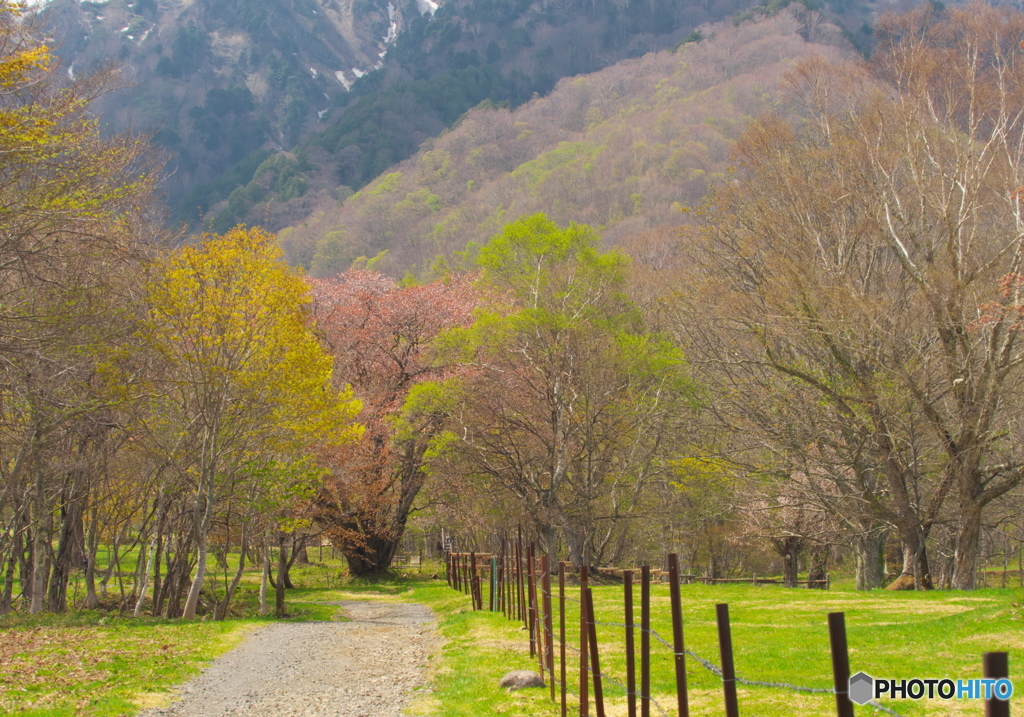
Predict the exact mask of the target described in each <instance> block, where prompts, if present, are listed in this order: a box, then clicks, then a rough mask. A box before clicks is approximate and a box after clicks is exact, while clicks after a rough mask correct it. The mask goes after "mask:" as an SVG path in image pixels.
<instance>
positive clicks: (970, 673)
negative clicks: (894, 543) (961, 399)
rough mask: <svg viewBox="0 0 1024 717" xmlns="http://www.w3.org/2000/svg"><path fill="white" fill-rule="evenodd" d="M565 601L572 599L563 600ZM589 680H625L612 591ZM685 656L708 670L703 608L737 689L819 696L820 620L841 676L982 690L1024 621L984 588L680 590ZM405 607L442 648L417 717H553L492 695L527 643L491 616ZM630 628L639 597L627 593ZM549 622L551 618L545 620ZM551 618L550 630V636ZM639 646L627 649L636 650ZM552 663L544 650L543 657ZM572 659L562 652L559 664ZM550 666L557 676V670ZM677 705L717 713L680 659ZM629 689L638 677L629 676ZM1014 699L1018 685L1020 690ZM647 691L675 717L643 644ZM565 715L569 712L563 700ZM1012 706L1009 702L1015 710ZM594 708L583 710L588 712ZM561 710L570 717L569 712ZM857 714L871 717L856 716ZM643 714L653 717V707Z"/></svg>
mask: <svg viewBox="0 0 1024 717" xmlns="http://www.w3.org/2000/svg"><path fill="white" fill-rule="evenodd" d="M567 592H568V594H569V595H570V596H571V597H573V598H576V597H578V588H568V589H567ZM594 592H595V601H596V607H595V610H596V613H597V616H598V621H599V622H600V623H608V624H602V625H600V626H599V629H598V643H599V645H600V655H601V671H602V673H605V674H607V675H609V676H610V677H612V678H613V679H615V680H617V681H618V682H620V683H622V684H625V681H626V679H625V677H626V668H625V656H624V637H623V629H622V627H619V626H616V625H613V624H610V623H622V622H623V614H622V604H623V603H622V587H621V586H619V585H614V586H612V585H609V586H602V587H597V588H595V591H594ZM652 593H653V594H652V601H651V602H652V605H651V616H652V628H653V629H654V630H655V631H656V632H658V633H659V634H660V635H661V636H662V637H664V638H665V639H666V640H667V641H669V642H671V635H672V629H671V616H670V603H669V596H668V587H667V586H664V585H659V586H656V587H655V588H654V590H653V591H652ZM682 596H683V603H684V604H683V612H684V623H685V639H686V647H687V649H689V650H692V651H694V652H695V653H696V654H698V655H700V656H701V657H703V658H705V659H707V660H709V661H711V662H713V663H715V664H718V663H719V662H720V660H719V653H718V637H717V627H716V622H715V609H714V606H715V603H718V602H725V603H728V604H729V608H730V617H731V623H732V632H733V646H734V651H735V662H736V671H737V674H738V675H739V676H740V677H745V678H748V679H752V680H760V681H766V682H786V683H790V684H795V685H798V686H803V687H816V688H825V689H828V688H830V687H831V685H832V677H831V674H832V673H831V669H832V668H831V661H830V654H829V640H828V629H827V614H828V613H829V612H832V611H837V610H841V611H844V612H845V613H846V623H847V635H848V640H849V646H850V662H851V668H852V671H854V672H856V671H858V670H863V671H865V672H867V673H869V674H871V675H873V676H876V677H885V678H896V679H900V678H907V679H910V678H912V677H937V678H942V677H950V678H952V679H954V680H955V679H957V678H963V679H966V678H974V677H981V654H982V653H983V652H986V651H995V650H1000V651H1001V650H1006V651H1009V652H1010V664H1011V674H1013V671H1014V670H1015V666H1016V665H1020V664H1021V662H1020V658H1021V657H1022V656H1024V634H1022V632H1021V628H1022V627H1024V624H1022V622H1024V611H1022V610H1021V609H1019V608H1018V607H1016V606H1015V605H1014V603H1015V602H1019V600H1020V591H1019V590H1011V589H1006V590H1001V589H987V590H979V591H975V592H973V593H958V592H933V593H891V592H885V591H874V592H871V593H866V594H865V593H857V592H855V591H853V590H852V589H843V587H842V586H840V587H837V588H835V589H833V590H832V591H829V592H824V591H816V590H786V589H784V588H781V587H778V586H761V587H756V588H755V587H752V586H746V585H720V586H704V585H686V586H683V587H682ZM408 597H409V598H410V599H416V600H420V601H422V602H425V603H427V604H429V605H431V606H432V607H433V608H434V609H435V611H436V612H437V613H438V614H439V615H440V616H441V617H440V628H441V630H442V632H443V633H444V635H445V637H446V638H447V640H448V643H447V645H446V646H445V648H444V653H443V658H442V660H441V661H440V665H439V666H438V667H437V668H436V669H435V671H434V674H433V681H434V691H433V694H432V696H431V698H430V699H423V700H421V701H420V702H419V703H418V704H416V705H415V706H414V709H413V710H412V712H413V714H417V715H431V716H435V715H444V716H445V717H448V716H455V715H466V716H467V717H468V716H469V715H478V714H503V715H523V716H524V717H525V716H527V715H545V714H557V712H558V710H557V709H556V707H555V706H554V705H552V704H551V703H550V702H549V701H548V699H547V692H546V691H542V690H529V691H528V692H531V693H532V694H529V695H526V694H523V693H513V694H511V695H509V694H505V693H504V692H503V691H502V690H499V689H498V688H497V680H498V678H499V677H500V676H501V675H502V674H503V673H504V672H505V671H506V670H510V669H516V668H530V669H536V662H535V661H534V660H531V658H530V656H529V645H528V642H527V636H526V633H525V632H523V631H522V630H520V629H519V626H517V625H515V624H513V623H509V622H507V621H506V620H504V619H503V618H502V617H501V616H500V615H492V614H489V613H473V612H471V611H470V609H469V599H468V598H466V597H463V596H461V595H460V594H459V593H455V592H454V591H451V590H448V589H442V590H441V591H440V592H439V591H438V590H437V589H436V588H435V587H427V586H423V587H415V588H411V589H410V590H409V593H408ZM635 599H636V603H637V619H639V590H637V591H636V594H635ZM569 606H570V607H569V609H567V622H568V624H569V625H571V626H574V627H575V628H576V631H575V633H574V632H573V631H572V629H571V628H570V629H569V635H570V636H569V640H568V642H569V644H571V645H574V646H578V644H579V637H578V624H579V623H578V620H579V617H578V615H579V613H578V610H577V609H576V608H577V605H576V604H575V603H574V602H571V601H570V602H569ZM556 609H557V608H556ZM557 624H558V623H557V613H556V618H555V625H556V631H557ZM637 645H638V647H639V639H637ZM556 651H557V647H556ZM569 654H570V655H573V653H572V651H570V653H569ZM569 663H570V664H569V675H570V676H569V680H568V681H569V683H570V689H572V690H573V691H575V690H576V688H577V684H578V675H579V661H578V658H576V659H575V660H574V659H573V657H570V658H569ZM557 669H558V668H557V666H556V670H557ZM687 679H688V683H689V687H690V690H689V703H690V708H691V713H692V714H694V715H721V714H724V707H723V706H722V696H721V694H722V693H721V680H720V678H718V677H716V676H715V675H714V674H712V673H711V672H709V671H707V670H706V669H705V668H704V667H702V666H701V665H700V664H699V663H697V662H696V661H695V660H692V659H688V660H687ZM638 681H639V677H638ZM1020 685H1021V687H1019V688H1018V692H1019V691H1020V690H1024V680H1020ZM604 692H605V701H606V708H607V713H608V714H609V715H625V714H626V696H625V690H624V689H622V688H621V687H619V686H617V685H615V684H613V683H609V682H606V683H605V686H604ZM651 692H652V695H653V697H654V698H655V700H656V701H657V703H658V705H660V707H661V708H662V709H663V710H664V712H665V713H666V714H670V715H675V714H676V707H675V705H676V701H675V700H676V698H675V676H674V672H673V662H672V655H671V650H669V649H668V648H666V647H665V646H664V645H662V644H661V643H660V642H658V640H657V639H656V638H655V639H652V680H651ZM569 699H570V704H572V705H575V704H576V701H575V698H574V697H573V695H570V698H569ZM1020 701H1021V700H1020V699H1019V697H1018V698H1017V699H1014V700H1013V702H1014V703H1018V702H1020ZM739 702H740V710H741V713H742V714H748V715H759V716H760V715H766V716H768V717H772V716H775V715H777V716H778V717H791V716H792V715H796V714H800V715H834V714H835V706H834V705H835V701H834V697H833V696H831V695H815V694H810V693H804V692H793V691H789V690H785V689H780V688H774V687H763V686H741V687H740V688H739ZM882 704H883V705H886V706H887V707H889V708H890V709H894V710H895V711H896V712H898V713H899V714H901V715H908V716H910V715H982V714H983V713H984V707H983V703H982V702H980V701H966V700H964V701H950V702H944V701H942V700H937V699H936V700H932V701H927V700H925V701H922V702H914V701H910V700H882ZM592 709H593V708H592ZM570 711H571V708H570ZM856 711H857V713H858V714H883V713H881V712H879V711H877V710H874V709H871V708H870V707H857V708H856ZM651 713H652V714H653V715H660V714H661V712H660V711H659V709H658V706H654V705H652V708H651Z"/></svg>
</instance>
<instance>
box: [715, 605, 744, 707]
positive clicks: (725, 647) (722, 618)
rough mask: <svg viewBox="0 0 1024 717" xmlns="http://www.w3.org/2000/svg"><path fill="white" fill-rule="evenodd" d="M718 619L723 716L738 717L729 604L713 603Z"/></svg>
mask: <svg viewBox="0 0 1024 717" xmlns="http://www.w3.org/2000/svg"><path fill="white" fill-rule="evenodd" d="M715 616H716V618H717V620H718V652H719V654H720V655H721V656H722V691H723V693H724V697H725V717H739V715H740V707H739V702H738V701H737V699H736V669H735V667H734V666H733V661H732V629H731V628H730V626H729V606H728V605H726V604H725V603H719V604H717V605H715Z"/></svg>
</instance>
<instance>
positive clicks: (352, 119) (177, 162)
mask: <svg viewBox="0 0 1024 717" xmlns="http://www.w3.org/2000/svg"><path fill="white" fill-rule="evenodd" d="M785 2H786V0H764V2H763V3H762V5H761V7H763V8H766V9H773V8H777V7H778V6H780V5H784V4H785ZM803 2H804V4H805V5H807V6H808V7H813V6H816V4H815V2H814V1H813V0H803ZM33 4H37V5H39V6H40V7H41V8H42V9H41V11H40V13H39V15H40V16H39V18H38V20H39V22H40V23H41V24H42V25H41V26H43V27H46V31H47V33H48V34H50V35H51V36H52V37H54V39H55V44H56V52H57V54H58V55H59V56H60V58H61V59H62V61H63V63H64V66H65V68H66V71H67V72H68V73H69V74H72V75H74V74H76V73H77V74H78V75H79V76H82V75H84V74H87V73H88V72H89V71H91V70H92V69H94V68H95V67H97V66H100V65H103V64H106V63H115V64H118V65H119V66H120V68H121V73H122V80H123V82H124V84H125V85H126V89H125V91H124V92H121V93H118V94H116V95H111V96H108V97H105V98H102V99H101V100H100V102H99V103H98V104H97V106H96V108H97V109H98V110H100V111H101V112H102V113H103V115H104V121H105V123H106V124H107V125H108V126H109V127H110V128H111V129H112V130H115V131H119V130H123V129H130V130H132V131H140V132H142V133H144V134H150V135H152V136H153V137H154V140H155V143H156V144H157V145H158V146H159V147H160V148H161V149H162V150H164V151H165V152H166V153H167V154H168V156H169V157H170V162H169V170H170V171H169V172H168V176H167V177H166V179H165V180H164V182H163V190H164V193H165V195H166V197H167V199H168V202H169V203H170V205H171V208H172V212H173V215H174V217H175V218H176V219H177V220H180V221H183V222H186V223H188V224H194V223H195V222H197V221H199V220H204V221H205V222H206V224H207V225H208V226H211V227H212V228H214V229H216V230H218V231H225V230H227V229H228V228H230V227H231V226H233V225H234V224H236V223H237V222H240V221H244V222H247V223H250V224H262V225H264V226H267V227H270V228H274V229H277V228H280V227H282V226H286V225H288V224H290V223H294V222H296V221H298V220H300V219H301V218H302V217H303V216H305V215H306V214H307V213H308V212H309V211H310V210H311V209H312V208H313V207H314V206H315V205H316V203H317V202H318V201H319V200H321V199H322V198H324V197H327V196H330V197H332V198H338V197H343V196H345V195H347V194H348V193H350V192H351V191H353V190H359V189H361V188H362V187H363V186H364V185H365V184H367V183H368V182H370V181H371V180H373V179H375V178H376V177H378V176H379V175H380V174H381V173H382V172H384V171H385V170H387V168H388V167H390V166H392V165H393V164H395V163H397V162H399V161H401V160H403V159H406V158H408V157H409V156H411V155H412V154H413V153H414V152H416V151H417V149H418V148H419V146H420V144H421V143H422V142H423V141H425V140H427V139H429V138H432V137H436V136H437V135H438V134H440V133H441V132H442V131H444V130H445V129H446V128H448V127H450V126H451V125H452V124H453V123H454V122H455V121H456V120H457V119H458V118H459V117H460V116H461V115H463V114H464V113H465V112H466V111H467V110H469V109H470V108H472V107H474V106H476V105H478V104H479V103H480V102H483V101H490V102H492V103H495V104H499V105H507V106H510V107H517V106H519V105H521V104H523V103H524V102H526V101H528V100H529V99H530V98H531V97H533V96H536V95H539V96H543V95H545V94H547V93H548V92H549V91H550V90H551V89H552V87H553V86H554V85H555V83H556V82H557V81H558V80H559V79H560V78H562V77H566V76H573V75H577V74H580V73H587V72H594V71H596V70H599V69H601V68H603V67H606V66H608V65H611V64H613V63H615V62H618V61H620V60H623V59H625V58H630V57H639V56H641V55H643V54H644V53H646V52H651V51H656V50H661V49H665V48H669V47H675V46H678V45H679V44H680V43H681V42H683V41H684V40H685V39H687V38H688V37H692V33H693V31H694V29H695V28H696V27H698V26H700V25H701V24H705V23H708V22H713V21H716V20H721V19H722V18H726V17H732V18H734V19H736V20H742V19H743V18H745V17H748V16H751V14H752V11H751V9H750V8H751V6H752V5H754V4H755V3H753V2H752V1H751V0H700V1H699V2H694V3H680V2H676V1H675V0H644V2H639V1H636V0H634V1H625V2H623V1H621V0H593V1H592V2H587V3H580V2H576V1H575V0H559V1H558V2H554V1H552V0H515V1H506V2H498V1H497V0H449V1H448V2H441V3H438V2H434V1H433V0H259V1H258V2H257V1H256V0H219V1H218V2H210V1H209V0H94V1H90V2H81V1H79V0H41V3H39V2H37V3H33ZM882 4H885V5H886V6H888V5H889V3H888V2H887V1H886V2H884V3H882ZM825 6H826V7H827V13H828V16H829V17H832V18H837V17H840V16H841V17H843V18H845V19H846V23H845V27H846V34H847V35H848V36H849V37H851V38H856V39H858V40H859V41H865V40H866V39H867V38H868V32H869V30H870V28H868V25H867V24H866V23H869V22H871V21H873V18H874V16H875V14H876V10H877V9H878V7H877V6H876V5H875V4H874V3H872V2H867V1H866V0H836V1H835V2H828V3H825Z"/></svg>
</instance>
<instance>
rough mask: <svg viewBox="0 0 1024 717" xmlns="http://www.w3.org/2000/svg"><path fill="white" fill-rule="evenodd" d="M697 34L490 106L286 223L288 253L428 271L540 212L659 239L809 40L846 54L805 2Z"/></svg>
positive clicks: (637, 242)
mask: <svg viewBox="0 0 1024 717" xmlns="http://www.w3.org/2000/svg"><path fill="white" fill-rule="evenodd" d="M702 35H703V39H701V40H699V41H695V42H689V43H686V44H685V45H683V46H682V47H680V48H679V49H678V50H677V51H674V52H673V51H663V52H660V53H652V54H649V55H646V56H644V57H642V58H639V59H635V60H629V61H626V62H622V63H619V64H617V65H615V66H612V67H609V68H606V69H604V70H602V71H600V72H597V73H593V74H591V75H587V76H581V77H575V78H571V79H564V80H562V81H560V82H559V83H558V85H557V86H556V88H555V90H554V91H553V92H552V93H551V94H550V95H549V96H547V97H544V98H537V99H534V100H532V101H531V102H529V103H527V104H526V105H524V106H522V107H520V108H518V109H515V110H509V109H504V108H499V107H494V106H486V103H485V106H480V107H478V108H476V109H475V110H473V111H472V112H470V113H468V115H467V116H466V117H465V118H464V119H463V120H462V121H461V123H460V124H459V125H458V126H457V127H455V128H454V129H452V130H451V131H449V132H447V133H445V134H443V135H442V136H440V137H438V138H437V139H436V140H431V141H428V142H427V143H425V144H424V146H423V147H422V148H421V150H420V151H419V152H418V153H417V154H416V155H415V156H414V157H412V158H410V159H409V160H407V161H405V162H402V163H400V164H398V165H397V166H395V167H393V168H392V169H391V170H389V171H388V172H387V173H386V174H385V175H384V176H382V177H381V178H380V179H378V180H376V181H374V182H372V183H371V184H369V185H368V186H366V187H365V188H364V189H362V190H361V191H359V192H358V193H356V194H355V195H353V196H351V197H349V198H347V199H346V200H345V201H344V202H342V203H340V204H339V203H338V202H336V201H328V202H325V203H323V204H322V205H321V206H320V207H319V208H318V209H317V210H316V211H315V212H314V213H313V214H311V215H310V216H309V217H308V218H307V219H306V220H305V221H304V222H302V223H301V224H298V225H296V226H294V227H291V228H288V229H285V230H283V231H282V232H280V234H279V238H280V240H281V243H282V245H283V247H284V249H285V251H286V254H287V256H288V258H289V260H290V261H291V262H293V263H296V264H300V265H303V266H306V267H307V268H308V269H309V270H310V271H311V273H312V274H314V275H316V276H327V275H332V274H334V273H336V272H338V271H340V270H344V269H347V268H349V267H350V266H352V265H353V262H355V263H356V265H357V266H358V265H360V264H362V263H363V262H364V261H368V262H369V265H370V266H372V267H375V268H377V269H378V270H382V271H385V272H388V273H391V274H393V275H399V276H400V275H402V274H404V273H406V272H408V271H411V272H413V273H415V274H418V275H426V274H429V273H430V271H431V266H432V265H433V263H434V262H435V260H436V259H437V258H438V257H439V256H444V257H447V258H448V260H449V261H452V260H454V261H458V257H457V256H456V253H457V252H459V251H461V250H463V249H464V248H465V247H466V246H467V244H472V243H477V244H480V243H483V242H485V241H486V240H487V238H488V237H490V236H491V235H492V234H494V233H495V232H497V231H498V230H499V229H500V228H501V227H502V226H503V225H504V224H506V223H508V222H509V221H513V220H514V219H516V218H517V217H520V216H523V215H528V214H533V213H536V212H544V213H545V214H547V215H548V216H549V217H551V218H552V219H553V220H554V221H556V222H557V223H560V224H566V223H569V222H581V223H586V224H590V225H592V226H595V227H598V228H599V229H600V232H601V234H602V236H603V237H604V239H605V241H606V242H608V243H609V244H610V245H621V246H627V245H632V246H633V247H634V250H635V251H641V249H640V247H641V246H642V245H649V246H651V247H655V249H652V250H654V251H656V250H657V249H656V247H658V246H660V245H662V244H663V243H664V242H662V241H660V239H659V238H660V237H665V236H670V235H672V234H673V233H674V232H675V231H676V228H677V227H678V225H679V224H680V223H682V222H683V221H684V216H683V213H682V212H683V210H684V209H686V208H688V207H692V206H694V205H696V204H698V203H699V202H700V201H701V199H702V197H703V196H704V194H705V193H706V191H707V189H708V187H709V186H711V185H712V184H713V183H715V182H722V181H725V180H726V179H727V178H728V176H729V175H728V172H729V165H730V152H731V146H732V144H733V142H734V140H735V139H736V137H737V136H738V135H739V133H740V131H741V129H742V127H743V125H744V124H745V122H746V121H747V120H748V119H749V118H751V117H754V116H757V115H760V114H762V113H763V112H765V111H769V110H772V109H776V108H778V102H779V100H778V97H779V93H778V92H777V85H778V81H779V78H780V76H781V75H782V74H783V73H784V72H785V70H786V69H787V68H789V67H791V66H792V64H793V62H794V61H795V60H797V59H799V58H802V57H806V56H808V55H810V54H812V53H821V54H825V55H829V56H836V55H839V54H848V53H849V52H850V50H849V49H843V48H844V47H845V46H846V45H845V42H844V40H843V39H842V34H841V33H840V31H839V30H838V29H837V28H836V27H835V26H833V25H830V24H827V23H823V22H820V18H819V16H818V15H817V14H816V13H812V12H807V11H805V10H803V9H802V8H801V10H800V12H795V11H793V10H789V9H787V10H784V11H782V12H780V13H778V14H776V15H775V16H773V17H767V16H762V17H760V18H758V19H756V20H752V21H747V22H740V23H738V24H734V23H731V22H730V23H722V24H719V25H715V26H710V27H705V28H704V29H703V30H702ZM805 37H808V38H810V39H809V40H808V39H805ZM471 250H472V248H471Z"/></svg>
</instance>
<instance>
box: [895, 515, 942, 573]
mask: <svg viewBox="0 0 1024 717" xmlns="http://www.w3.org/2000/svg"><path fill="white" fill-rule="evenodd" d="M899 531H900V547H901V549H902V551H903V570H902V572H901V573H900V576H899V577H898V578H897V579H896V581H895V583H893V585H895V584H896V583H907V582H912V584H913V588H914V589H915V590H931V589H932V588H933V587H934V585H933V584H932V576H931V571H930V570H929V568H928V552H927V544H926V534H925V532H924V530H923V529H922V528H921V524H920V521H918V520H917V518H916V516H915V517H914V518H913V519H912V520H905V519H901V520H900V525H899Z"/></svg>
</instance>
